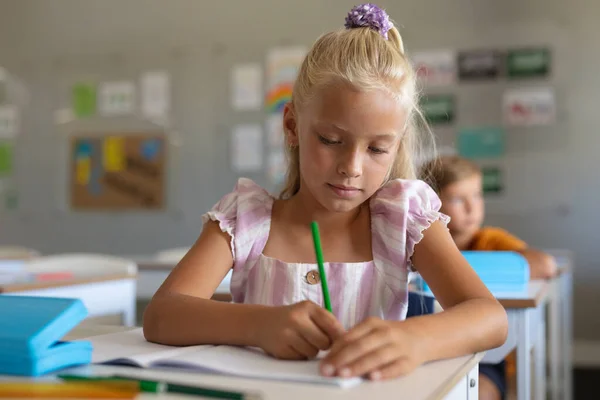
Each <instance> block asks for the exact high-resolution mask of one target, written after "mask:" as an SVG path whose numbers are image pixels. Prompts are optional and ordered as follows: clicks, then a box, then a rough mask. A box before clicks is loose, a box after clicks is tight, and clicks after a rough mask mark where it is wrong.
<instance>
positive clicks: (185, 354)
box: [86, 329, 362, 388]
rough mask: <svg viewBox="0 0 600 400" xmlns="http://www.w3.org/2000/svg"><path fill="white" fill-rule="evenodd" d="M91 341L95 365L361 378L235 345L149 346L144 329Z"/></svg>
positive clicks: (339, 382) (295, 378)
mask: <svg viewBox="0 0 600 400" xmlns="http://www.w3.org/2000/svg"><path fill="white" fill-rule="evenodd" d="M86 340H88V341H90V342H92V345H93V348H94V351H93V353H92V362H93V363H98V364H111V365H131V366H136V367H141V368H180V369H186V370H195V371H198V372H204V373H214V374H223V375H232V376H239V377H243V378H254V379H267V380H277V381H289V382H297V383H311V384H324V385H331V386H338V387H342V388H347V387H352V386H355V385H357V384H359V383H360V382H361V381H362V379H360V378H350V379H343V378H337V377H334V378H328V377H324V376H322V375H320V374H319V361H318V360H309V361H291V360H277V359H275V358H273V357H270V356H268V355H266V354H265V353H264V352H263V351H262V350H260V349H256V348H247V347H235V346H210V345H205V346H188V347H171V346H163V345H159V344H154V343H149V342H147V341H146V339H144V335H143V333H142V329H135V330H132V331H127V332H119V333H111V334H108V335H101V336H94V337H91V338H89V339H86Z"/></svg>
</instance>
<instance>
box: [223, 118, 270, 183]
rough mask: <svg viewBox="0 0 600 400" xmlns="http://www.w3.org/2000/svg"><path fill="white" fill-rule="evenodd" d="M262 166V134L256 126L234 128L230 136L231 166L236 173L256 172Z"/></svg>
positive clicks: (248, 125) (258, 126)
mask: <svg viewBox="0 0 600 400" xmlns="http://www.w3.org/2000/svg"><path fill="white" fill-rule="evenodd" d="M262 165H263V132H262V129H261V127H260V125H258V124H247V125H238V126H236V127H235V128H234V129H233V131H232V134H231V166H232V168H233V169H234V170H235V171H237V172H256V171H259V170H260V169H261V168H262Z"/></svg>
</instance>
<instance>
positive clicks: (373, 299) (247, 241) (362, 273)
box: [202, 178, 449, 329]
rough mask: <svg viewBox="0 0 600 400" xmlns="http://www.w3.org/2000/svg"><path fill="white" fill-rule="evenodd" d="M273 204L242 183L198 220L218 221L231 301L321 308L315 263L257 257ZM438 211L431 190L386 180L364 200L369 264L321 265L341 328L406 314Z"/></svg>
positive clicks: (418, 184)
mask: <svg viewBox="0 0 600 400" xmlns="http://www.w3.org/2000/svg"><path fill="white" fill-rule="evenodd" d="M274 200H275V198H274V197H273V196H271V195H270V194H269V193H268V192H267V191H265V190H264V189H263V188H261V187H260V186H258V185H257V184H256V183H254V182H253V181H251V180H249V179H246V178H242V179H240V180H239V181H238V183H237V185H236V187H235V189H234V191H233V192H231V193H229V194H227V195H225V196H224V197H223V198H222V199H221V200H220V201H219V202H218V203H217V204H216V205H215V206H214V207H213V208H212V209H211V211H209V212H208V213H206V214H204V215H203V216H202V219H203V222H204V223H205V222H206V221H208V220H213V221H218V222H219V225H220V228H221V230H222V231H223V232H227V233H228V234H229V236H230V237H231V250H232V253H233V259H234V265H233V273H232V277H231V293H232V296H233V301H234V302H236V303H247V304H263V305H272V306H281V305H289V304H293V303H297V302H301V301H304V300H311V301H313V302H315V303H317V304H319V305H323V295H322V292H321V285H320V283H319V276H318V268H317V265H316V264H308V263H287V262H282V261H280V260H276V259H273V258H270V257H267V256H265V255H264V254H263V249H264V247H265V245H266V243H267V239H268V238H269V230H270V226H271V210H272V207H273V202H274ZM440 206H441V203H440V200H439V198H438V197H437V195H436V194H435V192H434V191H433V190H432V189H431V188H430V187H429V186H428V185H427V184H426V183H424V182H422V181H419V180H401V179H398V180H393V181H390V182H388V183H387V184H386V185H385V186H383V187H382V188H381V189H379V190H378V191H377V192H376V193H375V194H374V195H373V196H372V197H371V199H370V200H369V207H370V211H371V241H372V251H373V260H372V261H368V262H354V263H337V262H336V263H333V262H332V263H329V262H326V263H325V273H326V275H327V283H328V285H329V291H330V297H331V306H332V309H333V312H334V314H335V315H336V317H337V318H338V320H339V321H340V322H341V323H342V324H343V325H344V327H345V328H346V329H348V328H350V327H352V326H354V325H356V324H357V323H359V322H361V321H362V320H364V319H365V318H367V317H369V316H377V317H381V318H383V319H388V320H402V319H404V318H405V317H406V311H407V307H408V275H409V272H410V271H411V263H410V257H411V255H412V253H413V250H414V246H415V244H417V243H418V242H419V241H420V240H421V238H422V236H423V235H422V232H423V230H425V229H427V228H428V227H429V226H430V224H431V223H432V222H433V221H435V220H438V219H439V220H441V221H443V222H444V223H445V224H447V223H448V221H449V218H448V217H447V216H446V215H444V214H442V213H440V212H439V209H440ZM325 261H327V260H325Z"/></svg>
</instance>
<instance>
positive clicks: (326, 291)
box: [311, 221, 332, 312]
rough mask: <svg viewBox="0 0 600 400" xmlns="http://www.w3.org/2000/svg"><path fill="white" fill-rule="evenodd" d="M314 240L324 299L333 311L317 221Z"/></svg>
mask: <svg viewBox="0 0 600 400" xmlns="http://www.w3.org/2000/svg"><path fill="white" fill-rule="evenodd" d="M311 227H312V235H313V242H314V243H315V253H316V254H317V264H318V265H319V275H321V289H322V290H323V300H324V301H325V308H326V309H327V311H329V312H332V311H331V299H330V298H329V289H328V288H327V277H326V276H325V267H324V266H323V249H322V248H321V236H320V235H319V225H318V224H317V221H313V222H312V223H311Z"/></svg>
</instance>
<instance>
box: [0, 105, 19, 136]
mask: <svg viewBox="0 0 600 400" xmlns="http://www.w3.org/2000/svg"><path fill="white" fill-rule="evenodd" d="M18 130H19V110H18V109H17V107H16V106H13V105H5V106H0V137H2V138H14V137H15V136H16V135H17V132H18Z"/></svg>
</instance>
